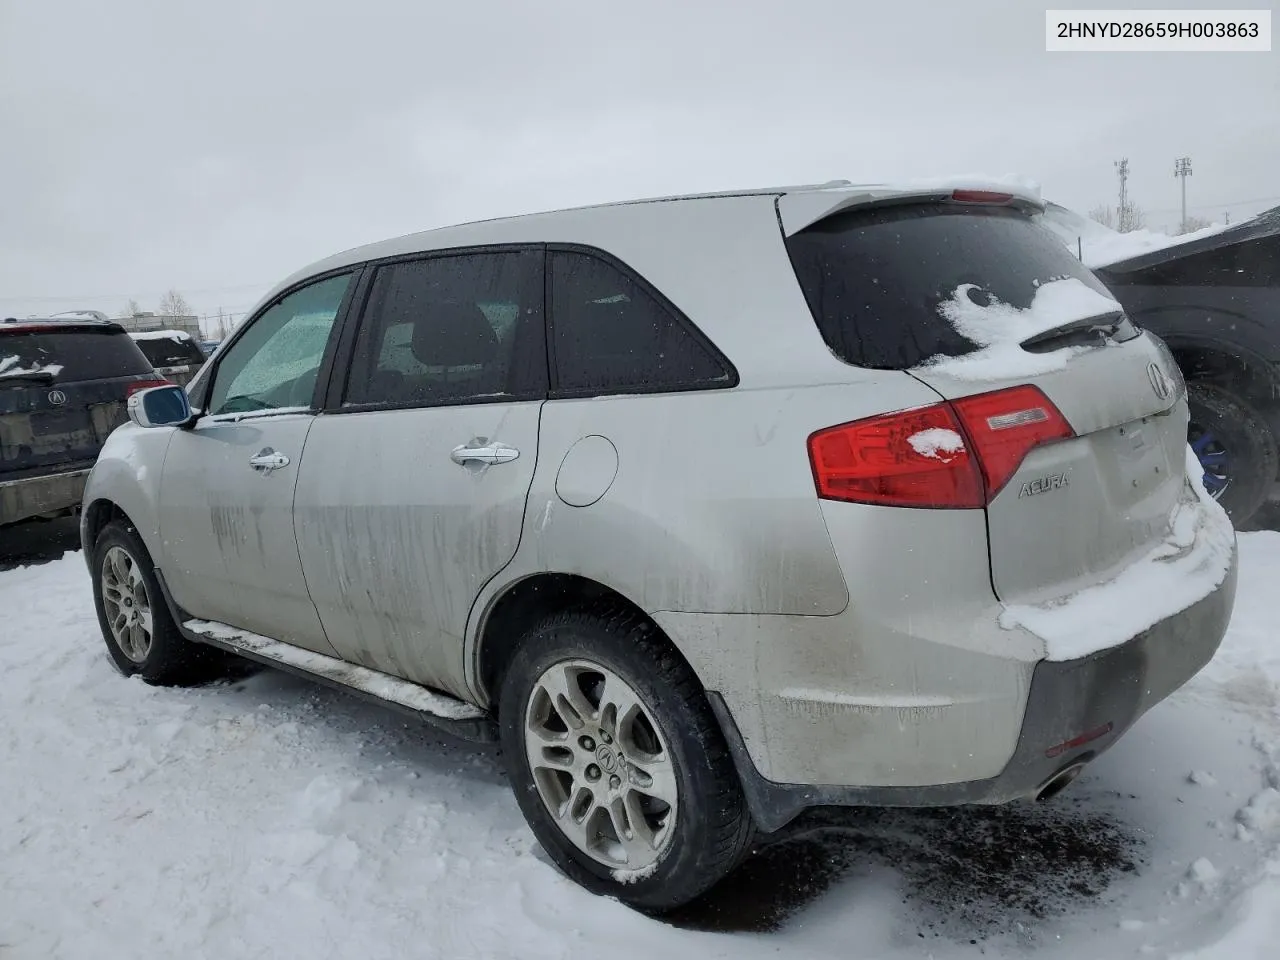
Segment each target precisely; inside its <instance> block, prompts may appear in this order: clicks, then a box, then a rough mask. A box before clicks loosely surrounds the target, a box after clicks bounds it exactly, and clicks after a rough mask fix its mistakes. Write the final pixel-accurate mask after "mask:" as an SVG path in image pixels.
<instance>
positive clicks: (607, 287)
mask: <svg viewBox="0 0 1280 960" xmlns="http://www.w3.org/2000/svg"><path fill="white" fill-rule="evenodd" d="M551 278H552V286H551V294H552V299H551V304H552V307H551V310H552V316H551V321H552V322H551V329H552V346H553V353H554V356H555V369H556V377H557V391H556V392H557V395H560V396H590V395H599V394H608V393H653V392H662V391H676V390H698V389H712V388H717V387H728V386H733V385H734V384H735V383H736V382H737V375H736V373H735V372H734V371H733V368H732V367H731V366H730V365H729V362H728V361H727V360H726V359H725V358H724V357H722V356H721V355H720V354H719V352H718V351H716V350H715V348H714V347H712V346H711V344H710V342H709V341H708V340H707V339H706V338H705V337H704V336H703V335H702V334H701V333H700V332H699V331H698V330H697V329H696V328H695V327H694V326H693V325H692V324H691V323H690V322H689V321H687V320H685V319H684V318H683V317H681V316H680V315H679V314H678V313H677V312H676V310H675V308H674V307H671V306H669V305H667V304H665V303H663V302H661V301H660V300H659V299H658V297H657V296H655V295H654V294H653V293H651V292H650V291H649V290H647V289H646V288H645V287H644V286H643V285H642V284H641V283H640V282H639V281H637V280H635V279H633V278H632V277H630V276H628V275H627V274H626V273H624V272H623V271H622V270H621V269H619V268H618V267H616V266H614V265H613V264H611V263H609V262H608V261H606V260H605V259H603V258H601V257H597V256H594V255H592V254H588V253H580V252H576V251H556V252H554V253H552V255H551Z"/></svg>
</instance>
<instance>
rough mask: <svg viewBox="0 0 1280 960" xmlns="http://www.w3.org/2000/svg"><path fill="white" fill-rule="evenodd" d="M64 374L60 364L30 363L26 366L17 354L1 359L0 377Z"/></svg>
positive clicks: (54, 375)
mask: <svg viewBox="0 0 1280 960" xmlns="http://www.w3.org/2000/svg"><path fill="white" fill-rule="evenodd" d="M61 372H62V364H60V363H43V364H41V363H30V364H26V365H24V364H23V362H22V358H21V357H20V356H18V355H17V354H16V353H11V354H9V355H8V356H3V357H0V377H32V376H39V375H41V374H48V375H49V376H51V377H56V376H57V375H58V374H60V373H61Z"/></svg>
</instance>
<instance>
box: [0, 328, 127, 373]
mask: <svg viewBox="0 0 1280 960" xmlns="http://www.w3.org/2000/svg"><path fill="white" fill-rule="evenodd" d="M151 369H152V368H151V364H150V363H149V362H148V361H147V358H146V357H145V356H144V355H143V354H142V351H140V350H139V349H138V346H137V344H135V343H134V342H133V340H132V338H130V336H129V335H128V334H127V333H124V332H123V331H110V330H84V329H79V330H67V331H45V330H41V331H20V330H19V331H5V330H4V329H3V328H2V327H0V384H3V383H4V382H5V381H6V380H10V381H14V382H16V381H19V380H23V381H26V380H32V379H39V380H41V381H44V382H51V383H66V382H70V381H75V380H106V379H112V378H115V377H130V376H136V375H138V374H145V373H150V372H151Z"/></svg>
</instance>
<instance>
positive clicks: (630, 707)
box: [600, 677, 644, 759]
mask: <svg viewBox="0 0 1280 960" xmlns="http://www.w3.org/2000/svg"><path fill="white" fill-rule="evenodd" d="M643 713H644V709H643V708H642V707H641V706H640V701H639V700H637V699H636V695H635V693H634V692H633V691H632V690H631V688H630V687H629V686H627V685H626V684H625V683H623V681H622V680H620V679H619V678H617V677H608V678H606V680H605V684H604V691H603V693H602V694H601V695H600V726H602V727H603V728H604V729H605V730H606V731H608V733H609V735H610V736H611V737H613V738H614V739H615V740H617V741H618V746H620V747H621V748H622V752H623V753H624V754H625V755H626V756H627V758H628V759H631V758H632V754H633V753H634V752H635V745H634V743H632V742H630V741H629V740H628V730H629V728H630V724H632V723H633V722H634V721H635V719H636V718H637V717H638V716H641V715H643Z"/></svg>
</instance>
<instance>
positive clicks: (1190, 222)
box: [1181, 217, 1213, 233]
mask: <svg viewBox="0 0 1280 960" xmlns="http://www.w3.org/2000/svg"><path fill="white" fill-rule="evenodd" d="M1211 226H1213V224H1212V223H1210V222H1209V221H1208V220H1206V219H1205V218H1204V217H1187V222H1186V223H1184V224H1183V225H1182V231H1181V232H1182V233H1192V232H1193V231H1196V230H1203V229H1204V228H1205V227H1211Z"/></svg>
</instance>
